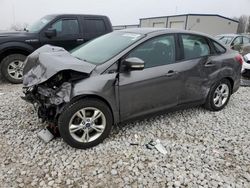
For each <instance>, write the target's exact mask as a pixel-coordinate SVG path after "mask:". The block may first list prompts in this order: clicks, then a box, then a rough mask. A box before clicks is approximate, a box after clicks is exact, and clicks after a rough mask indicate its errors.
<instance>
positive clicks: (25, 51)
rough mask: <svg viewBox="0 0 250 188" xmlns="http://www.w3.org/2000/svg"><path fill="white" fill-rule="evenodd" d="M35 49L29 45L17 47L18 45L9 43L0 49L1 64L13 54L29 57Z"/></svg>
mask: <svg viewBox="0 0 250 188" xmlns="http://www.w3.org/2000/svg"><path fill="white" fill-rule="evenodd" d="M33 50H34V49H33V48H32V47H31V46H29V45H27V44H22V43H21V44H20V45H17V44H16V43H14V44H12V43H7V44H5V45H4V46H3V47H2V48H1V49H0V63H1V62H2V60H3V59H4V58H5V57H6V56H8V55H11V54H22V55H25V56H28V55H29V54H30V53H32V52H33Z"/></svg>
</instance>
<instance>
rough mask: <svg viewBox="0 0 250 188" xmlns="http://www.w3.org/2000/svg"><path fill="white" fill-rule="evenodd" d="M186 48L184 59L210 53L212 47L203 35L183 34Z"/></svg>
mask: <svg viewBox="0 0 250 188" xmlns="http://www.w3.org/2000/svg"><path fill="white" fill-rule="evenodd" d="M181 40H182V43H183V48H184V59H194V58H198V57H203V56H206V55H209V54H210V47H209V45H208V43H207V40H206V39H205V38H204V37H202V36H196V35H188V34H183V35H181Z"/></svg>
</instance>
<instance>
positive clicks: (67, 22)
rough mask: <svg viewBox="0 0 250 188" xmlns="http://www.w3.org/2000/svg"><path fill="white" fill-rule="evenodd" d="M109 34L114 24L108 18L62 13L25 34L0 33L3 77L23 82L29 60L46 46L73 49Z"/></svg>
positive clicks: (46, 17) (48, 16) (0, 67)
mask: <svg viewBox="0 0 250 188" xmlns="http://www.w3.org/2000/svg"><path fill="white" fill-rule="evenodd" d="M109 32H112V25H111V23H110V20H109V18H108V17H106V16H100V15H76V14H60V15H47V16H45V17H43V18H41V19H40V20H38V21H37V22H35V23H34V24H33V25H31V26H30V27H28V28H27V29H25V31H22V32H8V33H0V69H1V74H2V77H3V78H5V79H6V80H8V81H9V82H11V83H21V82H22V78H23V67H24V61H25V59H26V57H27V56H28V55H29V54H30V53H32V52H33V51H34V50H36V49H37V48H39V47H41V46H43V45H45V44H51V45H54V46H60V47H63V48H64V49H66V50H71V49H73V48H75V47H76V46H78V45H81V44H83V43H85V42H87V41H89V40H91V39H93V38H96V37H98V36H100V35H103V34H106V33H109Z"/></svg>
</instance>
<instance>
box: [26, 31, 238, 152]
mask: <svg viewBox="0 0 250 188" xmlns="http://www.w3.org/2000/svg"><path fill="white" fill-rule="evenodd" d="M34 62H35V63H34ZM30 65H33V66H30ZM27 67H30V68H27V69H25V70H24V74H25V75H24V81H23V84H24V88H23V92H24V94H25V96H24V97H23V99H25V100H26V101H29V102H31V103H33V104H35V106H36V108H37V109H38V116H39V117H40V118H42V119H43V120H44V121H47V122H51V123H53V124H55V125H57V126H58V128H59V131H60V134H61V136H62V138H63V139H64V141H65V142H67V143H68V144H69V145H71V146H72V147H75V148H81V149H85V148H89V147H93V146H95V145H97V144H99V143H100V142H102V141H103V140H104V139H105V138H106V137H107V136H108V135H109V133H110V130H111V127H112V125H113V124H117V123H120V122H124V121H127V120H131V119H134V118H138V117H140V116H145V115H149V114H151V113H156V112H162V111H165V110H167V109H173V108H181V107H185V106H193V105H194V106H196V105H204V106H205V107H206V108H207V109H209V110H212V111H218V110H221V109H223V108H224V107H225V106H226V105H227V103H228V101H229V99H230V96H231V95H232V94H233V93H234V92H236V91H237V90H238V88H239V86H240V77H241V75H240V72H241V67H242V58H241V55H239V53H238V52H236V51H234V50H231V49H226V48H225V47H223V46H222V45H221V44H219V43H218V42H216V41H215V40H214V39H212V38H210V37H209V36H205V35H202V34H198V33H194V32H188V31H183V30H172V29H153V28H151V29H150V28H148V29H146V28H140V29H127V30H120V31H115V32H112V33H109V34H106V35H104V36H101V37H99V38H97V39H94V40H92V41H91V42H89V43H87V44H85V45H83V46H80V47H78V48H76V49H75V50H73V51H72V52H71V53H69V52H67V51H65V50H64V49H62V48H56V47H52V46H44V47H42V48H40V49H38V50H37V51H35V52H34V53H32V54H31V55H30V56H29V57H28V58H27ZM44 67H46V68H44Z"/></svg>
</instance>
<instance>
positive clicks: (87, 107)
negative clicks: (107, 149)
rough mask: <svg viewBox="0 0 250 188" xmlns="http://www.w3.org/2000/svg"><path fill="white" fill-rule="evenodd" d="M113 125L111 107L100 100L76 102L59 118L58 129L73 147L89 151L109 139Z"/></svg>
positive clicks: (86, 99)
mask: <svg viewBox="0 0 250 188" xmlns="http://www.w3.org/2000/svg"><path fill="white" fill-rule="evenodd" d="M112 124H113V118H112V113H111V111H110V109H109V107H108V106H107V105H106V104H105V103H104V102H102V101H101V100H98V99H88V98H85V99H82V100H79V101H76V102H74V103H73V104H71V105H70V106H69V107H68V108H66V109H65V110H64V111H63V112H62V113H61V114H60V116H59V119H58V127H59V132H60V135H61V136H62V138H63V140H64V141H65V142H66V143H67V144H69V145H70V146H71V147H74V148H77V149H87V148H90V147H94V146H96V145H98V144H100V143H101V142H103V140H104V139H105V138H107V137H108V135H109V134H110V131H111V127H112Z"/></svg>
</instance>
